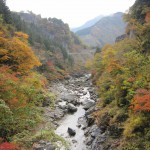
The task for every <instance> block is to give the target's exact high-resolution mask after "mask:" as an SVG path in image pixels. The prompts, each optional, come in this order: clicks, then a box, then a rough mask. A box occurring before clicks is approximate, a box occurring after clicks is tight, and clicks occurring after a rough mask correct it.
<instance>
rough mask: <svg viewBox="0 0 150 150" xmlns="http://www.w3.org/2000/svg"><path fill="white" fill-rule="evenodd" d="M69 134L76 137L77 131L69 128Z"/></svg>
mask: <svg viewBox="0 0 150 150" xmlns="http://www.w3.org/2000/svg"><path fill="white" fill-rule="evenodd" d="M68 133H69V135H70V136H75V134H76V131H75V130H73V129H71V128H69V127H68Z"/></svg>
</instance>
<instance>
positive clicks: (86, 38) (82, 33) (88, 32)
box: [76, 12, 126, 47]
mask: <svg viewBox="0 0 150 150" xmlns="http://www.w3.org/2000/svg"><path fill="white" fill-rule="evenodd" d="M123 15H124V14H123V13H122V12H117V13H115V14H113V15H110V16H106V17H103V18H102V19H100V20H99V21H98V22H97V23H95V24H94V25H93V26H91V27H88V28H85V29H83V30H79V31H77V32H76V34H77V35H78V36H79V37H80V38H81V39H82V41H83V42H84V43H86V44H87V45H88V46H94V47H96V46H98V47H102V46H104V45H105V44H107V43H109V44H112V43H114V42H115V39H116V37H118V36H120V35H122V34H124V32H125V27H126V23H125V22H124V21H123Z"/></svg>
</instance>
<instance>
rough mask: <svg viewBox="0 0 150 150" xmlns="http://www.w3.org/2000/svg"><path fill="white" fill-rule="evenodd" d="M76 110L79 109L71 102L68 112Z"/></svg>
mask: <svg viewBox="0 0 150 150" xmlns="http://www.w3.org/2000/svg"><path fill="white" fill-rule="evenodd" d="M76 111H77V108H76V107H75V106H74V105H73V104H71V103H69V104H68V112H71V113H74V112H76Z"/></svg>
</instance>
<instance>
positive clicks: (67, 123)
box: [55, 87, 90, 150]
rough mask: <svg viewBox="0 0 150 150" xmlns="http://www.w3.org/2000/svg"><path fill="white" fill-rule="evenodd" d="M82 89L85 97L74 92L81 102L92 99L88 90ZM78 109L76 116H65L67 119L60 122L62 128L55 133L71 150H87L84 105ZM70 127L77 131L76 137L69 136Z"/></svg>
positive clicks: (64, 118)
mask: <svg viewBox="0 0 150 150" xmlns="http://www.w3.org/2000/svg"><path fill="white" fill-rule="evenodd" d="M82 89H83V91H84V92H86V94H85V95H84V94H83V93H78V92H77V91H72V92H73V93H76V94H77V93H78V95H80V97H79V101H80V102H83V101H84V100H85V99H90V94H89V91H88V88H87V87H82ZM76 107H77V109H78V110H77V112H75V113H74V114H67V115H65V117H63V118H62V119H61V120H60V122H59V124H60V126H59V127H58V128H57V129H56V131H55V132H56V133H57V134H58V135H60V136H62V137H63V138H64V139H65V140H66V141H68V142H69V144H70V149H71V150H86V145H85V143H84V141H85V136H84V131H83V127H84V122H85V120H84V119H83V120H84V121H82V118H83V117H84V114H85V110H84V109H83V106H82V105H79V106H76ZM79 122H80V123H79ZM79 124H81V127H78V125H79ZM68 127H70V128H72V129H73V130H75V131H76V135H75V136H69V134H68V132H67V130H68Z"/></svg>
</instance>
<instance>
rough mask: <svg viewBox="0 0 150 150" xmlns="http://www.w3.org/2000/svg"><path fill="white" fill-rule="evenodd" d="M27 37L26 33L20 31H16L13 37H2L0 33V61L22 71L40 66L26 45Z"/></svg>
mask: <svg viewBox="0 0 150 150" xmlns="http://www.w3.org/2000/svg"><path fill="white" fill-rule="evenodd" d="M1 33H2V32H1ZM27 39H28V35H27V34H24V33H22V32H16V33H15V36H13V37H3V34H0V44H1V49H0V63H1V64H5V65H9V66H10V67H11V68H12V69H13V70H15V71H19V72H22V73H25V72H28V71H30V70H31V69H32V68H33V67H36V66H40V65H41V63H40V62H39V60H38V58H37V57H36V56H35V55H34V53H33V50H32V49H31V47H30V46H28V42H27Z"/></svg>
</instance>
